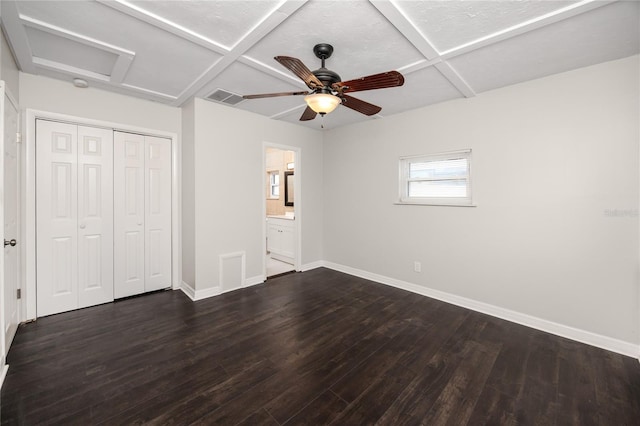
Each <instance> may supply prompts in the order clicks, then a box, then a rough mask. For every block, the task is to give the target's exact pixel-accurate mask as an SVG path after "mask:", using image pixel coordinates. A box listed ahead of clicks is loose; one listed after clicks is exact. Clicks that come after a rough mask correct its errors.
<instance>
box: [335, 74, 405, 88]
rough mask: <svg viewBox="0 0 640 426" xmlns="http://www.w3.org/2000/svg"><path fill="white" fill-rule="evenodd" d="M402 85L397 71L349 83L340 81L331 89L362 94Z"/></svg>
mask: <svg viewBox="0 0 640 426" xmlns="http://www.w3.org/2000/svg"><path fill="white" fill-rule="evenodd" d="M403 84H404V77H403V76H402V74H400V73H399V72H398V71H389V72H383V73H380V74H373V75H368V76H366V77H360V78H356V79H353V80H349V81H340V82H338V83H334V84H333V86H332V87H333V88H334V89H335V90H337V91H339V92H340V93H349V92H362V91H363V90H373V89H386V88H387V87H398V86H402V85H403Z"/></svg>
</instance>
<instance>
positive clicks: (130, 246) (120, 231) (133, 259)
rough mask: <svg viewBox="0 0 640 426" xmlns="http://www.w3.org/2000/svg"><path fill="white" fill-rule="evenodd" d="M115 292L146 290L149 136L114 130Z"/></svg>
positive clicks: (128, 294)
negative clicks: (146, 183)
mask: <svg viewBox="0 0 640 426" xmlns="http://www.w3.org/2000/svg"><path fill="white" fill-rule="evenodd" d="M113 144H114V170H115V174H114V188H115V194H116V196H115V200H114V216H115V217H114V230H115V231H114V244H115V245H114V247H115V249H114V255H115V259H114V260H115V267H114V295H115V297H116V298H121V297H127V296H133V295H134V294H140V293H144V291H145V288H144V276H145V274H144V246H145V237H144V235H145V226H144V220H145V213H144V192H145V191H144V186H145V184H144V175H145V173H144V157H145V137H144V136H142V135H136V134H130V133H123V132H115V133H114V140H113Z"/></svg>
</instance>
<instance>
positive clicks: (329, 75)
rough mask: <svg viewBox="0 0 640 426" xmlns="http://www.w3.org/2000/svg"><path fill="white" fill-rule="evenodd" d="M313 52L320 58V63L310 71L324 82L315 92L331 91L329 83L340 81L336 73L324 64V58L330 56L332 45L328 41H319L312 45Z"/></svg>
mask: <svg viewBox="0 0 640 426" xmlns="http://www.w3.org/2000/svg"><path fill="white" fill-rule="evenodd" d="M313 53H314V54H315V55H316V57H318V58H320V59H321V60H322V65H321V67H320V68H318V69H317V70H315V71H311V72H312V73H313V75H315V76H316V77H317V78H318V80H320V81H321V82H322V84H324V87H323V88H322V89H320V90H318V91H317V93H332V91H331V85H332V84H334V83H338V82H340V81H342V79H341V78H340V76H339V75H338V73H336V72H333V71H331V70H329V69H327V68H325V66H324V60H325V59H327V58H330V57H331V54H332V53H333V46H332V45H330V44H328V43H319V44H316V45H315V46H313Z"/></svg>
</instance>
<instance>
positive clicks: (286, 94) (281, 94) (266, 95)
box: [243, 91, 309, 99]
mask: <svg viewBox="0 0 640 426" xmlns="http://www.w3.org/2000/svg"><path fill="white" fill-rule="evenodd" d="M308 94H309V92H307V91H305V92H281V93H262V94H260V95H244V96H243V98H244V99H261V98H276V97H278V96H298V95H308Z"/></svg>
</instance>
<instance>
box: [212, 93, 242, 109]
mask: <svg viewBox="0 0 640 426" xmlns="http://www.w3.org/2000/svg"><path fill="white" fill-rule="evenodd" d="M207 99H209V100H210V101H214V102H220V103H221V104H227V105H237V104H239V103H240V102H242V101H244V98H243V97H242V96H240V95H236V94H235V93H231V92H227V91H226V90H222V89H217V90H216V91H215V92H213V93H212V94H210V95H209V96H207Z"/></svg>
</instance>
